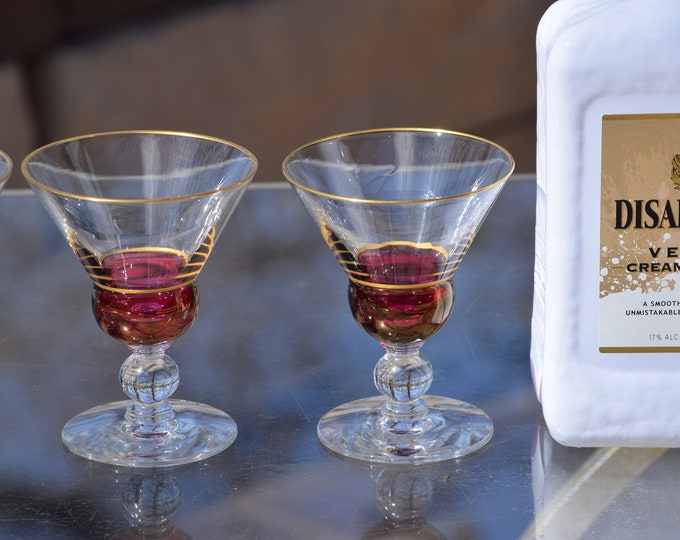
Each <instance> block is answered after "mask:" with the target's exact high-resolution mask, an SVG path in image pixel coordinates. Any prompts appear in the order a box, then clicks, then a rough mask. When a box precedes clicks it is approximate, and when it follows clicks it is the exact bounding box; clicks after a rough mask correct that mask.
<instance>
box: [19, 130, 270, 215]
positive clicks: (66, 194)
mask: <svg viewBox="0 0 680 540" xmlns="http://www.w3.org/2000/svg"><path fill="white" fill-rule="evenodd" d="M136 134H139V135H168V136H170V135H173V136H177V137H185V138H188V139H199V140H205V141H212V142H216V143H219V144H222V145H224V146H229V147H231V148H233V149H235V150H239V151H241V152H243V154H244V157H246V158H247V159H249V160H250V161H251V167H250V170H249V171H248V174H246V175H244V176H243V178H241V179H240V180H238V181H237V182H233V183H231V184H229V185H228V186H225V187H223V188H221V189H215V190H213V191H207V192H205V193H194V194H192V195H184V196H181V197H168V198H160V199H117V198H107V197H93V196H91V195H76V194H75V193H69V192H67V191H61V190H59V189H54V188H51V187H49V186H46V185H45V184H43V183H41V182H39V181H38V180H36V179H35V178H33V176H32V175H31V174H30V173H29V172H28V163H29V162H30V161H31V160H32V159H33V158H34V157H35V156H36V155H38V154H40V153H41V152H44V151H45V150H49V149H50V148H55V147H57V146H61V145H64V144H66V143H70V142H75V141H82V140H85V139H94V138H96V137H107V136H112V135H136ZM256 171H257V158H256V157H255V155H254V154H253V153H252V152H251V151H250V150H248V149H247V148H244V147H243V146H241V145H238V144H236V143H233V142H231V141H227V140H224V139H219V138H217V137H211V136H209V135H200V134H197V133H189V132H184V131H164V130H144V129H133V130H125V131H103V132H101V133H89V134H87V135H78V136H76V137H69V138H67V139H61V140H58V141H54V142H51V143H49V144H46V145H44V146H41V147H40V148H36V149H35V150H33V151H32V152H31V153H30V154H28V155H27V156H26V157H25V158H24V160H23V161H22V163H21V172H22V174H23V175H24V177H25V178H26V180H27V181H28V182H29V183H31V184H33V185H35V186H37V187H39V188H40V189H42V190H44V191H47V192H49V193H53V194H54V195H58V196H61V197H68V198H70V199H78V200H82V201H93V202H101V203H118V204H140V203H150V202H169V201H182V200H189V199H199V198H201V197H207V196H210V195H213V194H215V193H221V192H223V191H229V190H231V189H234V188H235V187H237V186H240V185H242V184H243V183H245V182H248V181H249V180H250V179H251V178H252V177H253V176H254V175H255V172H256Z"/></svg>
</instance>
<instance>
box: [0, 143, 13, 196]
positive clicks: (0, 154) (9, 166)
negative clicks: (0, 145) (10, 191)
mask: <svg viewBox="0 0 680 540" xmlns="http://www.w3.org/2000/svg"><path fill="white" fill-rule="evenodd" d="M0 160H2V161H4V162H5V163H7V174H5V176H2V177H0V189H2V186H3V185H4V184H5V182H7V180H9V177H10V176H11V175H12V168H13V167H14V164H13V163H12V158H10V157H9V155H8V154H7V153H6V152H4V151H2V150H0Z"/></svg>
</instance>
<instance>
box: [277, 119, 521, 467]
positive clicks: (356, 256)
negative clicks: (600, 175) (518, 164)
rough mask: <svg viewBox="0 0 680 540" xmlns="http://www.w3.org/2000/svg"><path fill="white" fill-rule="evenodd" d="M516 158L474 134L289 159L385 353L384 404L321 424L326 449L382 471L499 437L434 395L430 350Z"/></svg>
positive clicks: (359, 316) (349, 142)
mask: <svg viewBox="0 0 680 540" xmlns="http://www.w3.org/2000/svg"><path fill="white" fill-rule="evenodd" d="M513 168H514V161H513V159H512V156H510V155H509V154H508V153H507V152H506V151H505V150H504V149H503V148H501V147H499V146H497V145H496V144H494V143H492V142H490V141H486V140H483V139H479V138H476V137H473V136H469V135H465V134H460V133H455V132H449V131H442V130H429V129H409V128H403V129H401V128H399V129H383V130H369V131H362V132H354V133H348V134H344V135H338V136H335V137H329V138H326V139H322V140H319V141H315V142H312V143H309V144H307V145H305V146H302V147H301V148H299V149H297V150H295V151H293V152H292V153H291V154H290V155H289V156H288V157H287V158H286V159H285V161H284V163H283V172H284V175H285V176H286V178H287V179H288V180H289V181H290V182H291V184H292V185H293V187H294V188H295V190H296V192H297V194H298V196H299V197H300V199H301V200H302V203H303V204H304V205H305V207H306V208H307V210H308V211H309V213H310V214H311V215H312V217H313V218H314V219H315V220H316V221H317V222H318V224H319V225H320V228H321V233H322V235H323V237H324V239H325V241H326V243H327V244H328V246H329V247H330V249H331V250H332V252H333V254H334V255H335V257H336V258H337V260H338V262H339V263H340V265H341V266H342V268H343V269H344V271H345V272H346V273H347V276H348V277H349V304H350V309H351V311H352V314H353V315H354V318H355V319H356V321H357V322H358V323H359V325H360V326H361V327H362V328H363V329H364V330H365V331H366V332H368V334H370V335H371V336H373V337H374V338H376V339H378V340H379V341H380V343H381V344H382V345H383V347H384V348H385V350H386V352H385V355H384V356H383V357H382V358H381V359H380V360H379V361H378V363H377V365H376V367H375V370H374V380H375V384H376V387H377V388H378V390H379V391H380V392H381V394H382V396H377V397H371V398H367V399H361V400H358V401H354V402H351V403H348V404H345V405H342V406H340V407H338V408H336V409H334V410H332V411H330V412H329V413H327V414H326V415H325V416H324V417H323V418H321V420H320V422H319V424H318V427H317V432H318V435H319V438H320V440H321V442H322V443H323V444H324V445H325V446H326V447H327V448H329V449H331V450H333V451H335V452H337V453H339V454H341V455H344V456H348V457H352V458H355V459H361V460H368V461H377V462H387V463H391V462H396V463H399V462H433V461H440V460H445V459H451V458H457V457H460V456H462V455H465V454H467V453H469V452H472V451H475V450H477V449H479V448H481V447H482V446H483V445H484V444H486V443H487V441H488V440H489V439H490V438H491V436H492V433H493V424H492V422H491V420H490V419H489V418H488V416H487V415H486V414H485V413H484V412H483V411H481V410H480V409H478V408H477V407H474V406H472V405H470V404H468V403H465V402H461V401H458V400H454V399H448V398H442V397H437V396H426V395H425V392H426V391H427V389H428V388H429V387H430V384H431V382H432V367H431V365H430V363H429V362H428V361H427V359H425V358H424V357H423V356H422V355H421V354H420V348H421V346H422V345H423V343H424V341H425V340H426V339H428V338H430V337H432V336H433V335H434V334H435V333H437V332H438V331H439V330H440V329H441V328H442V327H443V326H444V324H445V323H446V320H447V319H448V318H449V315H450V314H451V310H452V308H453V301H454V287H453V280H452V278H453V275H454V273H455V271H456V269H457V268H458V265H459V264H460V262H461V260H462V258H463V256H464V255H465V253H466V252H467V250H468V248H469V247H470V244H471V242H472V240H473V238H474V236H475V234H476V232H477V230H478V228H479V226H480V225H481V223H482V221H483V220H484V218H485V216H486V214H487V212H488V211H489V209H490V208H491V206H492V204H493V202H494V201H495V199H496V197H497V195H498V193H499V192H500V190H501V188H502V186H503V185H504V183H505V180H506V179H507V178H508V176H509V175H510V174H511V173H512V170H513Z"/></svg>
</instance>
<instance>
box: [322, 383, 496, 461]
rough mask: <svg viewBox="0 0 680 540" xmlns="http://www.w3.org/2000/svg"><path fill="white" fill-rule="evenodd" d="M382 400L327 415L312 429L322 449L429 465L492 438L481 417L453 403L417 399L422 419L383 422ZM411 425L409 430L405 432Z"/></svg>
mask: <svg viewBox="0 0 680 540" xmlns="http://www.w3.org/2000/svg"><path fill="white" fill-rule="evenodd" d="M386 401H387V400H386V399H385V398H384V397H382V396H375V397H370V398H365V399H359V400H357V401H352V402H350V403H346V404H344V405H340V406H339V407H336V408H335V409H333V410H332V411H330V412H328V413H326V414H325V415H324V416H323V417H322V418H321V420H320V421H319V424H318V426H317V434H318V436H319V439H320V440H321V443H322V444H323V445H324V446H326V447H327V448H328V449H329V450H332V451H333V452H336V453H338V454H340V455H343V456H346V457H349V458H353V459H358V460H362V461H373V462H379V463H404V464H405V463H432V462H436V461H445V460H447V459H455V458H460V457H462V456H464V455H466V454H469V453H471V452H475V451H477V450H479V449H480V448H482V447H483V446H484V445H485V444H486V443H487V442H489V440H490V439H491V437H492V435H493V423H492V422H491V420H490V419H489V417H488V416H487V415H486V414H485V413H484V411H482V410H480V409H478V408H477V407H475V406H473V405H470V404H469V403H465V402H462V401H458V400H455V399H450V398H444V397H438V396H429V395H426V396H424V397H423V398H422V402H423V403H424V404H425V405H426V406H427V413H426V414H425V415H424V416H423V417H422V418H417V419H413V420H412V421H411V422H410V423H409V422H406V421H404V419H400V421H399V422H395V421H393V420H392V419H390V418H386V416H385V414H384V412H383V411H384V405H385V403H386ZM407 424H410V426H411V427H410V428H409V429H404V427H405V426H406V425H407Z"/></svg>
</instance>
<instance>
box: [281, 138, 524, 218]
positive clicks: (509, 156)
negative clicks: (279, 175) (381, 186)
mask: <svg viewBox="0 0 680 540" xmlns="http://www.w3.org/2000/svg"><path fill="white" fill-rule="evenodd" d="M404 132H413V133H442V134H445V135H453V136H456V137H460V138H465V139H469V140H474V141H478V142H481V143H484V144H487V145H489V146H491V147H493V148H496V149H497V150H499V151H500V152H501V153H502V154H503V155H504V156H505V157H506V158H507V159H508V164H509V168H508V172H507V173H506V174H505V175H503V176H501V177H499V178H498V179H496V180H495V181H494V182H492V183H491V184H489V185H488V186H484V187H482V188H479V189H476V190H472V191H466V192H464V193H457V194H455V195H446V196H442V197H432V198H428V199H404V200H392V199H389V200H388V199H361V198H358V197H346V196H344V195H336V194H334V193H329V192H326V191H321V190H318V189H313V188H310V187H308V186H305V185H303V184H301V183H299V182H297V181H296V180H295V179H293V178H292V177H291V176H290V175H289V174H288V170H287V169H288V165H289V163H290V162H291V161H292V160H293V157H294V156H295V155H296V154H298V153H300V152H302V151H303V150H306V149H307V148H311V147H312V146H317V145H319V144H322V143H325V142H328V141H333V140H340V139H343V138H348V137H354V136H357V135H368V134H371V133H385V134H388V133H404ZM281 169H282V171H283V175H284V177H285V178H286V180H288V182H290V183H291V184H292V185H293V186H295V187H296V188H299V189H301V190H303V191H306V192H307V193H312V194H314V195H319V196H321V197H325V198H327V199H334V200H340V201H348V202H353V203H360V204H385V205H387V204H392V205H398V204H422V203H429V202H435V201H448V200H453V199H461V198H464V197H469V196H470V195H472V194H475V193H481V192H483V191H486V190H488V189H491V188H493V187H494V186H497V185H499V184H502V183H503V182H505V181H506V180H507V179H508V178H509V177H510V176H511V175H512V173H513V171H514V170H515V159H514V158H513V157H512V154H510V152H508V150H506V149H505V148H504V147H502V146H501V145H500V144H498V143H495V142H493V141H491V140H489V139H485V138H483V137H479V136H477V135H471V134H470V133H464V132H462V131H452V130H448V129H440V128H423V127H396V128H375V129H360V130H357V131H347V132H344V133H338V134H336V135H329V136H327V137H322V138H320V139H315V140H313V141H310V142H308V143H305V144H303V145H302V146H299V147H298V148H296V149H295V150H293V151H292V152H290V153H289V154H288V155H287V156H286V158H285V159H284V160H283V164H282V165H281Z"/></svg>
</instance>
